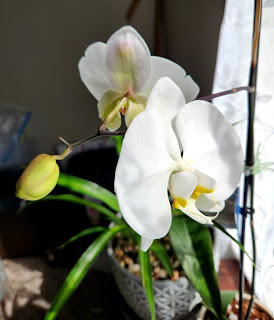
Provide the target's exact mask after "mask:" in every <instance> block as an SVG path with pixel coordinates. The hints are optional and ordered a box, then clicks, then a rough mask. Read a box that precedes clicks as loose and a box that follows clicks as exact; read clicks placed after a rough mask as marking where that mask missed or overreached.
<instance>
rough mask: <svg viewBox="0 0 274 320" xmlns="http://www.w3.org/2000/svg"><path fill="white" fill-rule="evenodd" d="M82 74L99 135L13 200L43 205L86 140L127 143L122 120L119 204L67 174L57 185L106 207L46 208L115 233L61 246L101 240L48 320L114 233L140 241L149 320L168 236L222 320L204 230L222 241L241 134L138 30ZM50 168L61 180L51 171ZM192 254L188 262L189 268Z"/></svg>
mask: <svg viewBox="0 0 274 320" xmlns="http://www.w3.org/2000/svg"><path fill="white" fill-rule="evenodd" d="M79 71H80V76H81V78H82V80H83V82H84V84H85V85H86V87H87V88H88V89H89V91H90V92H91V93H92V94H93V95H94V97H95V98H96V99H97V100H98V113H99V117H100V118H101V119H102V125H101V126H100V128H99V131H98V133H97V134H95V135H93V136H91V137H88V138H87V139H84V140H81V141H80V142H78V143H74V144H69V143H68V142H66V141H65V140H64V139H62V141H64V142H65V143H66V144H67V146H68V148H67V149H66V151H65V152H64V155H63V156H48V157H45V156H43V157H42V158H43V163H41V162H40V161H39V159H38V160H37V159H34V160H35V161H34V160H33V161H32V162H31V163H30V165H29V166H28V168H27V169H26V171H25V173H23V175H22V176H21V178H20V179H19V181H18V183H17V195H18V196H19V197H21V198H24V199H26V200H34V199H35V200H37V199H39V198H40V199H42V198H43V197H44V196H45V194H48V193H49V192H51V190H52V189H53V188H54V186H55V184H56V172H57V171H58V170H57V169H56V165H55V163H56V160H58V159H62V158H63V157H64V156H66V155H67V154H68V153H69V152H71V151H72V150H73V149H74V148H75V147H77V146H79V145H80V144H82V143H84V142H86V141H87V140H89V139H92V138H96V137H98V136H100V135H115V134H118V135H121V132H117V131H116V130H117V129H119V128H120V126H121V114H122V115H124V116H125V123H126V126H127V127H128V129H127V131H126V133H125V134H124V135H125V137H124V141H123V144H122V149H121V153H120V157H119V161H118V164H117V168H116V173H115V181H114V185H115V193H116V196H115V195H114V194H112V193H110V192H109V191H107V190H105V189H104V188H102V187H100V186H98V185H96V184H94V183H92V182H88V181H85V180H82V179H79V178H76V177H71V176H68V175H65V174H60V176H59V179H58V182H57V184H58V185H61V186H63V187H67V188H68V189H69V190H71V191H74V192H77V193H80V194H84V195H89V196H92V197H93V198H97V199H99V200H101V201H102V202H103V203H104V204H106V205H107V206H108V208H106V207H104V206H102V205H100V204H98V203H94V202H92V201H88V200H83V199H82V198H80V197H78V196H75V195H69V194H67V195H59V196H54V195H50V196H47V197H45V198H43V199H42V200H65V201H72V202H75V203H79V204H82V205H85V206H89V207H92V208H95V209H96V210H98V211H99V212H100V213H102V214H104V215H106V216H107V217H108V218H109V219H110V220H112V221H114V222H115V223H116V225H115V226H114V227H112V228H110V229H106V228H104V227H100V226H98V227H93V228H90V229H88V230H85V231H83V232H82V233H80V234H79V235H77V236H75V237H74V238H73V239H70V240H69V241H68V242H67V243H66V244H65V245H67V244H68V243H70V242H71V241H74V240H75V239H78V238H80V237H82V236H85V235H87V234H90V233H94V232H99V233H100V235H99V236H98V238H97V239H96V240H95V241H94V242H93V243H92V244H91V245H90V247H89V248H88V249H87V250H86V252H84V253H83V255H82V256H81V258H80V260H79V261H78V263H77V264H76V265H75V267H74V268H73V269H72V271H71V272H70V274H69V275H68V277H67V279H66V281H65V283H64V285H63V286H62V288H61V289H60V292H59V293H58V295H57V297H56V299H55V301H54V302H53V304H52V306H51V309H50V310H49V312H48V314H47V316H46V319H47V320H49V319H54V318H55V317H56V315H57V314H58V312H59V310H60V309H61V307H62V305H63V304H64V303H65V301H66V300H67V299H68V298H69V296H70V295H71V293H72V292H73V291H74V290H75V289H76V288H77V286H78V284H79V283H80V282H81V280H82V279H83V277H84V275H85V274H86V272H87V270H88V268H89V266H90V265H91V264H92V262H93V261H94V260H95V258H96V257H97V255H98V254H99V253H100V252H101V251H102V250H103V248H104V247H105V246H106V244H107V243H108V241H109V240H111V239H112V238H113V237H114V235H115V234H116V233H117V232H126V233H127V235H130V236H132V237H133V238H134V239H140V240H137V241H139V242H140V249H141V250H140V264H141V269H142V277H143V279H144V280H145V281H144V283H145V288H146V292H147V296H148V301H149V305H150V310H151V315H152V319H155V309H154V303H153V286H152V279H151V272H150V263H149V258H148V257H149V256H148V254H149V253H148V249H149V248H151V250H156V243H157V240H156V241H155V242H154V240H155V239H160V238H162V237H164V236H165V235H166V234H167V233H168V232H170V236H171V240H172V244H173V245H174V249H175V251H176V253H177V254H178V257H179V259H180V261H181V263H182V265H183V267H184V270H185V272H186V274H187V276H188V277H189V279H190V280H191V281H192V283H193V285H194V286H195V287H196V289H197V290H198V292H199V293H200V295H201V297H202V299H203V301H204V303H205V305H206V306H207V307H208V308H209V309H210V310H211V311H212V312H213V313H214V315H215V317H216V318H217V319H221V318H224V315H223V313H222V310H221V298H220V294H219V291H218V285H217V280H216V274H215V271H214V264H213V258H212V247H211V243H210V239H209V236H208V232H207V228H206V226H204V224H205V225H214V226H217V227H218V228H220V229H221V230H222V231H223V232H225V233H226V231H225V230H224V229H223V228H222V227H221V226H220V225H218V224H217V223H216V222H214V221H213V220H214V219H215V218H216V216H217V215H218V214H219V212H220V211H221V210H222V209H223V208H224V200H226V199H227V198H228V197H229V196H230V195H231V194H232V193H233V191H234V190H235V188H236V187H237V184H238V182H239V180H240V177H241V174H242V171H243V152H242V148H241V145H240V142H239V138H238V135H237V133H236V131H235V130H234V128H233V127H232V126H231V125H230V124H229V123H228V121H227V120H226V119H225V118H224V117H223V116H222V114H221V113H220V112H219V111H218V110H217V109H216V108H215V107H214V106H213V105H212V104H211V103H209V102H206V101H201V100H194V99H195V98H196V97H197V95H198V92H199V88H198V86H197V84H196V83H195V82H194V81H193V80H192V78H191V77H190V76H186V72H185V71H184V69H183V68H181V67H180V66H179V65H177V64H176V63H174V62H172V61H170V60H167V59H164V58H161V57H154V56H151V55H150V52H149V49H148V47H147V45H146V43H145V41H144V40H143V39H142V37H141V36H140V35H139V34H138V33H137V31H136V30H135V29H133V28H132V27H129V26H126V27H123V28H121V29H120V30H118V31H116V32H115V33H114V34H113V35H112V36H111V37H110V39H109V40H108V41H107V43H106V44H104V43H102V42H96V43H93V44H91V45H90V46H89V47H88V48H87V50H86V52H85V56H84V57H82V58H81V60H80V62H79ZM106 129H108V131H107V130H106ZM38 157H39V156H38ZM47 161H50V164H51V165H50V166H48V165H47V163H46V162H47ZM49 167H50V168H51V167H52V168H54V170H55V171H54V172H53V171H52V172H50V170H49ZM43 168H44V169H45V170H44V169H43ZM58 173H59V171H58ZM52 174H54V179H53V178H52ZM25 189H27V190H25ZM38 193H40V195H41V196H40V197H39V195H38ZM116 197H117V198H116ZM144 199H145V201H144ZM172 206H173V208H172ZM116 212H120V213H121V214H122V218H119V217H117V216H116V214H115V213H116ZM205 212H207V214H205ZM212 213H213V215H212ZM174 214H176V217H174ZM125 222H126V223H125ZM180 228H181V229H180ZM186 230H189V232H187V231H186ZM190 230H191V231H190ZM194 230H195V232H194ZM180 231H181V232H180ZM198 234H199V236H198ZM233 240H234V241H236V240H235V239H233ZM236 242H237V241H236ZM237 243H238V242H237ZM238 244H239V243H238ZM239 246H240V247H241V249H242V250H243V251H244V249H243V247H242V246H241V245H240V244H239ZM157 248H158V252H159V246H158V247H157ZM160 250H161V255H160V256H161V260H162V263H163V265H165V266H166V267H167V269H168V270H169V271H170V273H172V268H171V266H170V263H169V259H168V257H167V255H166V253H165V252H164V249H163V248H162V249H160ZM189 252H192V253H193V254H189ZM205 253H206V255H205ZM186 255H187V256H188V258H187V259H184V257H185V256H186ZM193 266H196V273H195V274H194V273H193V272H192V270H193V269H192V267H193Z"/></svg>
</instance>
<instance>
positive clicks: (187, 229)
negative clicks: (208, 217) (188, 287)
mask: <svg viewBox="0 0 274 320" xmlns="http://www.w3.org/2000/svg"><path fill="white" fill-rule="evenodd" d="M169 235H170V240H171V244H172V246H173V248H174V250H175V252H176V254H177V257H178V259H179V261H180V262H181V264H182V267H183V269H184V272H185V273H186V275H187V277H188V278H189V280H190V281H191V282H192V284H193V286H194V287H195V288H196V290H197V291H198V292H199V294H200V295H201V297H202V299H203V303H204V304H205V306H206V307H207V308H208V309H209V310H210V311H211V312H212V313H213V314H214V315H215V316H216V317H217V318H219V319H220V317H221V297H220V291H219V287H218V282H217V276H216V273H215V269H214V262H213V254H212V241H211V237H210V234H209V231H208V228H207V227H206V226H204V225H202V224H200V223H197V222H196V221H194V220H192V219H190V218H188V217H187V216H183V215H181V216H177V217H173V221H172V226H171V229H170V231H169Z"/></svg>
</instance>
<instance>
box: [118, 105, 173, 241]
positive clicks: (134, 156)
mask: <svg viewBox="0 0 274 320" xmlns="http://www.w3.org/2000/svg"><path fill="white" fill-rule="evenodd" d="M164 139H165V137H164V131H163V125H162V122H161V119H160V118H159V117H158V116H157V114H155V113H153V112H147V111H144V112H142V113H140V114H139V115H138V116H137V117H136V118H135V119H134V121H132V123H131V125H130V126H129V128H128V130H127V133H126V135H125V138H124V141H123V145H122V150H121V154H120V158H119V161H118V164H117V167H116V172H115V182H114V186H115V192H116V195H117V198H118V202H119V206H120V210H121V213H122V215H123V217H124V219H125V220H126V222H127V223H128V224H129V225H130V227H131V228H132V229H134V230H135V231H136V232H137V233H138V234H140V235H141V236H143V237H145V238H148V239H158V238H162V237H164V236H165V235H166V233H167V232H168V230H169V228H170V224H171V208H170V203H169V198H168V192H167V187H168V181H169V177H170V174H171V172H172V171H173V170H174V168H175V167H176V165H177V164H176V162H175V161H173V160H172V158H171V157H170V156H169V154H168V152H167V150H166V147H165V143H164Z"/></svg>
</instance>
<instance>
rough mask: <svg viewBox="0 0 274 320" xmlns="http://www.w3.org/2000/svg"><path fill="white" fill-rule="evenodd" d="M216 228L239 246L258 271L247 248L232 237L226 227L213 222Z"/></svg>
mask: <svg viewBox="0 0 274 320" xmlns="http://www.w3.org/2000/svg"><path fill="white" fill-rule="evenodd" d="M213 224H214V227H216V228H217V229H219V230H221V231H222V232H223V233H224V234H225V235H227V236H228V237H229V238H230V239H232V240H233V241H234V242H235V243H237V245H238V246H239V248H240V249H241V250H242V251H243V252H244V253H245V254H246V255H247V256H248V258H249V260H250V261H251V262H252V263H253V266H254V267H255V268H256V269H257V267H256V264H255V263H254V261H253V260H252V258H251V257H250V255H249V254H248V253H247V252H246V251H245V248H244V247H243V245H242V244H241V243H240V242H239V241H237V240H236V239H235V238H234V237H232V235H231V234H229V233H228V232H227V231H226V230H225V228H224V227H222V226H221V225H220V224H219V223H218V222H216V221H213Z"/></svg>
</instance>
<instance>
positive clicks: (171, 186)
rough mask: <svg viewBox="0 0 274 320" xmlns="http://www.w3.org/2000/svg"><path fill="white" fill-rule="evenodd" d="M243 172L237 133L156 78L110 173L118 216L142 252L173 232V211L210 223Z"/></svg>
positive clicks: (207, 105)
mask: <svg viewBox="0 0 274 320" xmlns="http://www.w3.org/2000/svg"><path fill="white" fill-rule="evenodd" d="M242 170H243V152H242V148H241V144H240V142H239V138H238V135H237V133H236V131H235V130H234V128H233V127H232V126H231V125H230V124H229V123H228V121H227V120H226V119H225V118H224V117H223V115H222V114H221V113H220V112H219V111H218V110H217V109H216V108H215V107H214V106H213V105H212V104H211V103H209V102H205V101H198V100H196V101H192V102H190V103H188V104H186V102H185V98H184V95H183V94H182V92H181V90H180V89H179V88H178V87H177V86H176V85H175V83H173V82H172V81H171V80H170V79H169V78H162V79H160V80H159V81H158V82H157V83H156V85H155V87H154V89H153V90H152V92H151V95H150V97H149V99H148V102H147V107H146V110H145V111H144V112H142V113H141V114H139V115H138V116H137V117H136V118H135V119H134V121H133V122H132V124H131V126H130V127H129V128H128V130H127V132H126V135H125V138H124V142H123V146H122V150H121V154H120V158H119V161H118V165H117V168H116V173H115V192H116V195H117V198H118V202H119V206H120V210H121V213H122V215H123V217H124V219H125V220H126V222H127V223H128V224H129V225H130V227H131V228H132V229H134V230H135V231H136V232H137V233H138V234H139V235H141V237H142V241H141V249H142V250H143V251H146V250H147V249H148V248H149V247H150V245H151V243H152V241H153V240H154V239H159V238H162V237H164V236H165V235H166V234H167V232H168V231H169V229H170V225H171V220H172V213H171V206H170V201H169V196H168V190H169V193H170V195H171V196H172V197H173V199H174V206H175V207H176V208H178V209H180V210H181V211H183V212H184V213H185V214H186V215H188V216H189V217H190V218H192V219H194V220H196V221H198V222H200V223H209V224H210V223H212V221H211V220H212V219H214V218H215V216H214V217H212V216H211V217H210V216H206V215H205V214H203V213H201V211H200V210H202V211H209V212H210V211H212V212H218V211H220V210H221V209H222V207H223V201H224V200H225V199H227V198H228V197H229V196H230V195H231V194H232V193H233V191H234V189H235V188H236V186H237V184H238V182H239V180H240V177H241V173H242Z"/></svg>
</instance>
